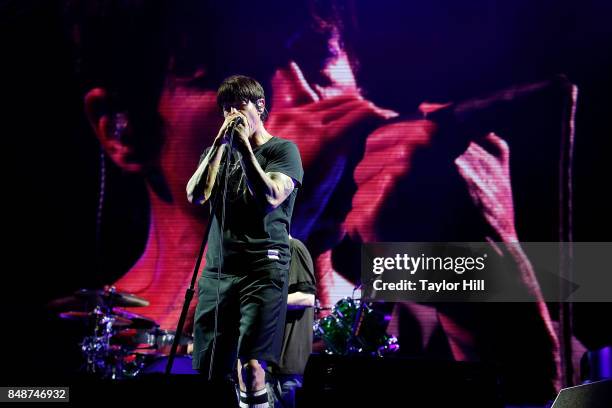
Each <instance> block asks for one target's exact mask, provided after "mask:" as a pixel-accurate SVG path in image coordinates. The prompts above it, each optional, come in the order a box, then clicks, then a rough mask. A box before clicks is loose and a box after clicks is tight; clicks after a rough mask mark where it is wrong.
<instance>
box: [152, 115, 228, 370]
mask: <svg viewBox="0 0 612 408" xmlns="http://www.w3.org/2000/svg"><path fill="white" fill-rule="evenodd" d="M235 130H236V127H235V126H232V133H231V135H230V142H229V146H228V148H227V152H226V154H225V159H224V161H223V166H224V167H223V172H219V174H218V176H219V175H220V174H221V173H223V174H224V180H225V183H224V185H223V189H222V190H223V191H221V190H218V191H217V192H216V193H215V194H214V196H215V197H214V199H213V202H212V206H211V211H210V218H209V219H208V224H207V225H206V230H205V232H204V236H203V238H202V244H201V245H200V251H199V252H198V258H197V260H196V264H195V267H194V268H193V274H192V276H191V283H190V284H189V287H188V288H187V290H186V291H185V302H184V303H183V309H182V310H181V315H180V317H179V321H178V324H177V325H176V332H175V335H174V340H173V341H172V348H171V349H170V354H169V355H168V362H167V363H166V370H165V372H164V374H165V375H166V376H169V375H170V374H171V373H172V365H173V364H174V358H175V357H176V352H177V349H178V346H179V343H180V341H181V336H182V334H183V328H184V327H185V320H187V313H188V312H189V305H190V304H191V300H192V299H193V294H194V293H195V283H196V279H197V278H198V272H199V271H200V264H201V263H202V257H203V256H204V249H205V248H206V244H207V243H208V234H209V232H210V228H211V226H212V221H213V218H214V214H215V211H216V209H217V204H218V202H219V196H220V195H225V193H226V191H225V190H226V189H227V174H228V171H229V164H230V156H231V154H232V147H231V145H232V143H233V139H234V132H235ZM220 193H222V194H220ZM224 202H225V200H224ZM221 234H223V231H221ZM220 267H221V265H219V268H220ZM217 307H218V305H217ZM211 364H212V357H211Z"/></svg>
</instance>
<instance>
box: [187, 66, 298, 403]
mask: <svg viewBox="0 0 612 408" xmlns="http://www.w3.org/2000/svg"><path fill="white" fill-rule="evenodd" d="M217 105H218V106H219V107H220V108H221V109H222V111H223V116H224V118H225V120H224V122H223V124H222V126H221V128H220V129H219V132H218V134H217V136H216V138H215V140H214V142H213V145H212V146H211V147H209V148H207V149H206V150H205V151H204V154H203V155H202V157H201V159H200V164H199V165H198V168H197V170H196V171H195V173H194V174H193V176H192V177H191V179H190V180H189V182H188V184H187V198H188V200H189V201H190V202H192V203H195V204H198V205H203V204H205V203H208V202H211V203H214V202H215V201H216V202H217V205H216V207H215V211H214V213H213V214H212V217H213V220H212V226H211V230H210V234H209V237H208V250H207V252H206V265H205V267H204V270H203V272H202V276H201V278H200V280H199V281H198V304H197V308H196V312H195V317H194V350H193V366H194V368H195V369H197V370H199V371H200V372H201V373H202V374H204V375H205V376H206V377H207V378H208V377H209V374H210V379H211V380H213V381H214V382H220V383H223V382H226V381H228V380H229V379H230V378H233V374H234V370H235V373H236V377H237V379H238V383H239V386H240V393H239V394H240V397H239V398H240V406H241V407H245V406H254V405H256V406H258V407H267V406H268V392H267V391H266V382H265V372H264V369H265V368H266V366H267V365H268V364H272V365H274V364H278V359H279V355H280V351H281V346H282V338H283V329H284V323H285V311H286V298H287V287H288V271H289V262H290V252H289V229H290V222H291V214H292V211H293V205H294V202H295V197H296V194H297V190H298V187H299V186H300V185H301V182H302V176H303V169H302V162H301V158H300V153H299V151H298V149H297V147H296V145H295V144H294V143H293V142H290V141H288V140H285V139H281V138H279V137H275V136H272V135H271V134H270V133H268V131H267V130H266V128H265V127H264V123H263V122H264V120H265V118H266V115H267V111H266V108H265V107H266V101H265V96H264V91H263V88H262V86H261V85H260V84H259V83H258V82H257V81H255V80H254V79H252V78H249V77H246V76H240V75H236V76H232V77H229V78H227V79H226V80H224V81H223V83H222V84H221V86H220V87H219V89H218V91H217ZM224 162H225V163H227V166H229V176H228V181H227V189H226V190H225V191H224V190H223V186H224V184H225V180H224V177H225V171H224V166H223V164H222V163H224ZM215 195H218V197H216V198H215ZM217 308H218V309H217ZM215 326H216V327H215ZM211 361H212V368H211ZM270 397H271V396H270Z"/></svg>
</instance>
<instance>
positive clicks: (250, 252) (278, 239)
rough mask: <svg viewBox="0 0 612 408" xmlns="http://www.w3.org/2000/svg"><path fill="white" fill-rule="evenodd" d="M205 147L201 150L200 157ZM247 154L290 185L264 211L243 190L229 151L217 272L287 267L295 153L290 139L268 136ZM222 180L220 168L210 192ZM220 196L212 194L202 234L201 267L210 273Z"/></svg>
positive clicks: (297, 170) (298, 176)
mask: <svg viewBox="0 0 612 408" xmlns="http://www.w3.org/2000/svg"><path fill="white" fill-rule="evenodd" d="M209 150H210V148H209V149H207V150H206V151H205V152H204V154H203V155H202V159H201V160H203V158H204V156H205V155H206V154H207V153H208V151H209ZM226 151H227V149H226ZM253 153H254V154H255V158H256V159H257V162H258V163H259V165H260V166H261V168H262V169H263V171H264V172H265V173H270V172H279V173H283V174H285V175H286V176H289V177H291V178H292V179H293V180H294V181H295V189H294V190H293V192H292V193H291V195H290V196H289V197H288V198H287V199H286V200H285V201H284V202H283V203H282V204H281V205H280V206H278V207H277V208H275V209H274V210H272V211H270V212H268V213H266V212H265V210H264V208H265V207H264V201H263V200H264V199H263V198H256V197H254V196H253V195H252V194H251V192H250V191H249V189H248V186H247V183H246V176H245V174H244V172H243V170H242V165H241V164H240V161H239V160H238V153H236V152H235V151H233V150H232V154H231V155H230V159H231V160H230V163H229V166H230V167H229V171H230V175H229V179H228V183H227V194H226V196H225V224H224V227H223V265H222V273H223V274H232V275H236V274H246V273H250V272H255V271H259V270H264V269H268V268H275V267H276V268H282V269H288V268H289V262H290V254H289V230H290V225H291V214H292V212H293V204H294V203H295V197H296V195H297V191H298V187H299V186H300V185H301V183H302V177H303V174H304V171H303V169H302V160H301V158H300V153H299V151H298V148H297V146H296V145H295V144H294V143H293V142H290V141H288V140H285V139H281V138H279V137H273V138H271V139H270V140H268V141H267V142H266V143H264V144H263V145H261V146H258V147H256V148H254V149H253ZM223 181H224V172H223V168H221V169H220V170H219V173H218V174H217V179H216V181H215V183H216V185H215V191H219V187H220V186H222V185H223ZM222 198H223V197H222V196H219V198H218V204H217V209H216V211H215V214H214V215H213V222H212V226H211V230H210V235H209V237H208V251H207V253H206V266H205V268H204V270H205V271H207V272H214V273H216V272H217V269H218V267H219V248H220V235H221V234H220V231H221V210H222V208H223V205H222V202H223V200H222ZM211 202H212V200H211Z"/></svg>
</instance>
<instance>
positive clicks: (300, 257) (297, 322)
mask: <svg viewBox="0 0 612 408" xmlns="http://www.w3.org/2000/svg"><path fill="white" fill-rule="evenodd" d="M290 247H291V267H290V268H289V293H293V292H302V293H311V294H313V295H314V294H315V292H316V285H315V272H314V266H313V263H312V258H311V256H310V253H309V252H308V250H307V249H306V247H305V246H304V244H303V243H302V242H300V241H298V240H297V239H291V240H290ZM313 319H314V308H312V307H307V308H303V309H292V310H287V317H286V323H285V335H284V336H283V348H282V352H281V358H280V360H279V367H275V368H274V369H273V372H274V373H277V374H300V375H303V374H304V368H305V367H306V363H307V362H308V357H309V356H310V353H311V352H312V323H313Z"/></svg>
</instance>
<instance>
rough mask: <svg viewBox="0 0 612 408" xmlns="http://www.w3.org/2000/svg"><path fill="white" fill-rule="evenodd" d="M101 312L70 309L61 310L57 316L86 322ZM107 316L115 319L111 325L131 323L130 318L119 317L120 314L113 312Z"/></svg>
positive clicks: (100, 314) (123, 325) (125, 325)
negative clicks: (66, 310) (67, 310)
mask: <svg viewBox="0 0 612 408" xmlns="http://www.w3.org/2000/svg"><path fill="white" fill-rule="evenodd" d="M102 315H103V314H102V313H99V312H95V311H94V312H76V311H70V312H63V313H60V314H59V316H60V317H61V318H62V319H65V320H74V321H82V322H87V321H93V320H95V319H96V318H98V317H100V316H102ZM108 316H109V317H112V318H114V319H115V321H114V322H113V326H117V327H128V326H130V325H131V324H132V321H131V320H130V319H127V318H125V317H121V316H117V315H114V314H111V315H108Z"/></svg>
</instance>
